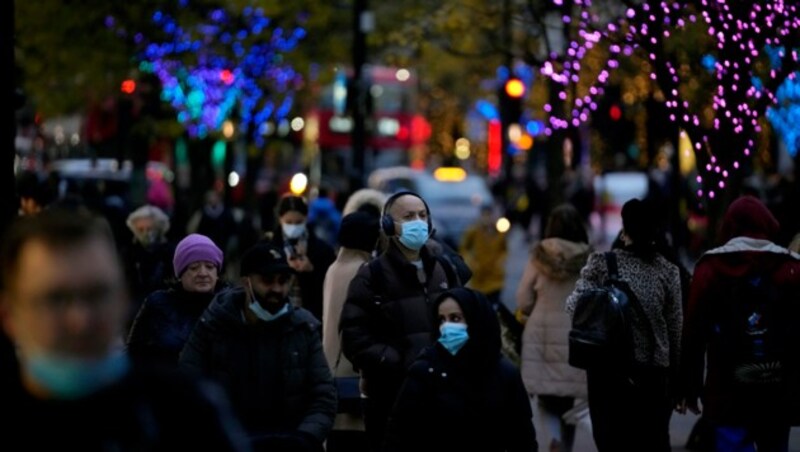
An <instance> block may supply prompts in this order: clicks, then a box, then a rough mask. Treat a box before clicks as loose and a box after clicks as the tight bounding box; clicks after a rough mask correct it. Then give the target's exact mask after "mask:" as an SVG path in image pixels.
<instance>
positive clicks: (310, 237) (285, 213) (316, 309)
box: [267, 195, 336, 319]
mask: <svg viewBox="0 0 800 452" xmlns="http://www.w3.org/2000/svg"><path fill="white" fill-rule="evenodd" d="M277 214H278V220H279V225H280V227H279V228H277V229H276V230H275V231H273V232H272V233H270V234H269V235H268V237H267V239H268V240H269V241H271V242H272V244H273V245H275V246H278V247H281V248H283V250H284V252H285V253H286V256H287V259H288V263H289V266H291V267H292V268H293V269H294V271H295V275H296V278H297V285H296V286H295V289H296V290H295V291H294V293H293V294H292V298H293V299H294V300H295V304H298V305H299V306H302V307H303V308H305V309H306V310H308V311H309V312H311V314H313V315H314V317H316V318H317V319H322V286H323V284H324V282H325V273H326V272H327V271H328V267H330V265H331V264H332V263H333V261H334V260H335V259H336V254H335V253H334V251H333V248H332V247H331V246H330V245H328V244H327V243H325V242H324V241H322V240H321V239H320V238H319V237H317V235H316V233H315V232H314V231H313V230H311V229H309V227H308V204H306V200H305V199H304V198H302V197H301V196H293V195H285V196H283V197H282V198H281V199H280V201H279V202H278V211H277Z"/></svg>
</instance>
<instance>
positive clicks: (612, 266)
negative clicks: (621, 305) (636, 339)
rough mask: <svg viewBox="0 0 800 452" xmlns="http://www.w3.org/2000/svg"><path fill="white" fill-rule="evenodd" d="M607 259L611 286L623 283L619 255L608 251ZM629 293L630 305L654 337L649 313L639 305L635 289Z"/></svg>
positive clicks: (606, 253)
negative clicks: (618, 260)
mask: <svg viewBox="0 0 800 452" xmlns="http://www.w3.org/2000/svg"><path fill="white" fill-rule="evenodd" d="M605 258H606V266H607V267H608V280H609V282H610V284H612V285H613V284H614V283H615V282H623V281H622V279H620V277H619V268H618V267H617V254H616V253H615V252H613V251H606V252H605ZM628 288H629V289H630V290H629V291H628V304H630V305H631V306H632V307H633V309H635V310H636V314H637V315H639V317H641V318H642V320H643V321H644V324H645V325H646V326H647V331H648V332H649V333H650V336H653V325H651V324H650V317H648V316H647V313H646V312H644V308H642V305H641V303H639V297H637V296H636V294H635V293H633V289H631V288H630V286H628Z"/></svg>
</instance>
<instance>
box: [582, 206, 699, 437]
mask: <svg viewBox="0 0 800 452" xmlns="http://www.w3.org/2000/svg"><path fill="white" fill-rule="evenodd" d="M622 227H623V231H622V234H621V247H619V248H615V249H612V251H611V252H612V253H614V255H615V257H616V261H617V264H618V265H617V266H618V276H619V278H620V279H621V280H622V281H624V282H626V283H627V284H628V286H629V287H630V289H631V290H632V292H633V296H634V297H635V299H633V300H631V301H632V302H634V303H638V304H639V306H640V307H641V311H640V310H638V309H631V310H630V312H628V314H629V317H628V319H629V322H628V327H629V328H630V331H631V334H632V339H633V347H634V350H633V363H632V365H631V366H622V365H619V364H617V365H614V364H613V363H609V365H608V366H601V367H595V368H591V369H587V371H586V379H587V385H588V387H587V389H588V398H589V413H590V417H591V420H592V434H593V436H594V440H595V444H596V445H597V448H598V450H599V451H600V452H606V451H614V452H618V451H644V450H647V451H654V452H655V451H669V450H671V446H670V438H669V423H670V415H671V412H672V409H673V407H674V403H673V400H672V397H673V394H674V391H675V389H674V388H675V385H676V383H677V382H676V381H675V377H674V375H673V374H675V373H676V371H677V369H678V360H679V357H680V341H681V325H682V321H683V317H682V308H681V281H680V274H679V270H678V268H677V266H675V265H674V264H673V263H671V262H669V260H667V259H666V258H665V257H664V256H662V255H661V254H660V253H659V252H658V249H659V244H658V240H659V239H660V238H661V237H663V234H662V233H661V230H660V227H659V224H658V220H657V212H656V211H655V210H654V208H653V206H652V205H650V204H648V203H647V202H644V201H641V200H639V199H636V198H634V199H631V200H629V201H627V202H626V203H625V204H624V205H623V206H622ZM609 273H610V272H609V269H608V267H607V263H606V257H605V254H604V253H599V252H596V253H592V254H591V255H590V257H589V260H588V262H587V263H586V266H585V267H584V268H583V269H582V270H581V276H580V278H579V279H578V282H577V283H576V286H575V290H574V291H573V292H572V294H571V295H570V296H569V297H568V298H567V311H568V312H570V313H572V312H573V311H574V309H575V303H576V301H577V300H578V298H580V297H581V295H582V294H583V293H584V292H586V291H589V290H593V289H595V288H599V287H601V286H602V285H603V283H604V282H605V281H606V280H607V279H608V277H609ZM639 312H641V313H643V314H644V315H641V314H639Z"/></svg>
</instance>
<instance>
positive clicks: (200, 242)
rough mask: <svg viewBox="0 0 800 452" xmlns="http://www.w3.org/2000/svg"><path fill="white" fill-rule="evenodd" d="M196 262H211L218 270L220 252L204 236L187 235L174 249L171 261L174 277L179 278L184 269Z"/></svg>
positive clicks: (220, 261) (219, 266) (220, 266)
mask: <svg viewBox="0 0 800 452" xmlns="http://www.w3.org/2000/svg"><path fill="white" fill-rule="evenodd" d="M197 261H208V262H212V263H213V264H214V265H216V267H217V270H220V269H221V268H222V250H220V249H219V247H217V245H215V244H214V242H213V241H211V239H210V238H208V237H206V236H204V235H201V234H189V235H187V236H186V237H185V238H184V239H183V240H181V241H180V243H178V246H177V247H175V257H173V259H172V266H173V267H174V268H175V276H177V277H178V278H180V277H181V274H183V272H184V271H185V270H186V268H187V267H189V265H191V264H192V263H194V262H197Z"/></svg>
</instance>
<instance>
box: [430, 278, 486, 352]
mask: <svg viewBox="0 0 800 452" xmlns="http://www.w3.org/2000/svg"><path fill="white" fill-rule="evenodd" d="M447 298H453V299H454V300H456V302H457V303H458V305H459V306H460V307H461V311H463V313H464V320H465V321H466V322H467V334H469V340H468V341H467V343H466V344H465V345H464V348H463V349H462V350H461V352H459V353H458V356H462V355H463V356H465V358H467V359H469V360H473V361H477V362H489V361H490V360H496V359H498V358H499V357H500V350H501V345H502V344H501V339H500V323H499V322H498V320H497V313H496V311H495V310H494V307H493V306H492V304H491V303H490V302H489V300H488V299H487V298H486V296H485V295H483V294H482V293H480V292H478V291H476V290H473V289H468V288H464V287H458V288H455V289H450V290H448V291H446V292H444V293H442V294H441V295H439V297H438V298H436V303H434V306H435V308H436V309H437V310H438V308H439V304H441V303H442V302H443V301H444V300H445V299H447ZM436 337H437V338H438V337H439V332H438V330H437V332H436Z"/></svg>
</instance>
